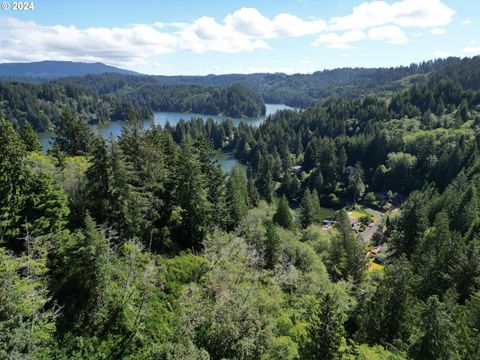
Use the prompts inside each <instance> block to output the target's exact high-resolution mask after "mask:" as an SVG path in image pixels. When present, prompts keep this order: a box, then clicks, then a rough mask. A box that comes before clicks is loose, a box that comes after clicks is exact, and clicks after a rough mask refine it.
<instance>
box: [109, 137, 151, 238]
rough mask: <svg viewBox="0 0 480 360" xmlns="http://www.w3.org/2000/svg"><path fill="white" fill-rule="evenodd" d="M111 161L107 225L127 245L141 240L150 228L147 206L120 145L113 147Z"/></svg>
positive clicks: (112, 145) (114, 143)
mask: <svg viewBox="0 0 480 360" xmlns="http://www.w3.org/2000/svg"><path fill="white" fill-rule="evenodd" d="M109 160H110V161H109V163H108V167H109V180H108V184H109V191H108V211H107V222H108V224H109V225H110V226H112V227H113V228H114V229H115V230H117V231H118V232H119V234H120V238H121V240H122V241H126V240H129V239H131V238H133V237H138V236H141V235H142V233H143V231H144V229H145V228H146V227H147V224H146V218H145V214H146V212H147V208H146V206H147V203H146V201H145V198H144V197H143V196H142V194H141V193H140V192H139V191H138V188H137V187H136V186H135V185H134V184H133V183H134V180H135V179H134V176H135V172H134V171H133V169H132V168H131V166H130V164H129V163H128V162H127V161H126V159H125V156H124V154H123V152H122V150H121V148H120V147H119V145H118V144H117V143H116V142H112V143H111V146H110V155H109Z"/></svg>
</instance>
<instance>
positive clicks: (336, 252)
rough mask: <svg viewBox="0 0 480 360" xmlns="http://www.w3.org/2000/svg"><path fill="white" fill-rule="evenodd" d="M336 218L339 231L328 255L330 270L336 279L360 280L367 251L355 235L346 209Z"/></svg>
mask: <svg viewBox="0 0 480 360" xmlns="http://www.w3.org/2000/svg"><path fill="white" fill-rule="evenodd" d="M336 220H337V224H336V227H335V228H336V230H337V233H336V234H335V235H334V236H333V238H332V241H331V243H330V251H329V255H328V269H329V272H330V274H331V276H332V278H333V279H334V280H339V279H344V280H347V279H352V280H353V281H355V282H358V281H360V279H361V276H362V274H363V271H364V270H365V267H366V259H365V253H366V251H365V249H364V248H363V246H362V244H361V243H360V241H359V240H358V239H357V238H356V237H355V235H354V233H353V231H352V227H351V226H350V223H349V221H348V217H347V213H346V212H345V210H341V211H340V212H339V213H338V214H337V218H336Z"/></svg>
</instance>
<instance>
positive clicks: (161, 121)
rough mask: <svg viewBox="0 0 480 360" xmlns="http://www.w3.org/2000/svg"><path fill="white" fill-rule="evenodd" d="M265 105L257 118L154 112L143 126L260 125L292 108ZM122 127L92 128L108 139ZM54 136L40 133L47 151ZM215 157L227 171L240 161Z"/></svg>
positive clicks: (117, 123)
mask: <svg viewBox="0 0 480 360" xmlns="http://www.w3.org/2000/svg"><path fill="white" fill-rule="evenodd" d="M265 106H266V114H265V116H259V117H255V118H243V119H235V118H230V117H227V116H212V115H201V114H194V113H177V112H165V111H160V112H156V113H155V114H154V119H153V121H151V120H145V122H144V123H143V126H144V128H145V129H149V128H150V127H151V126H152V124H155V125H162V126H164V125H166V124H167V123H169V124H170V125H172V126H175V125H176V124H178V123H179V122H180V120H182V119H183V120H186V121H188V120H190V119H191V118H192V117H193V118H201V119H204V120H207V119H208V118H212V119H213V121H215V122H221V121H223V120H226V119H231V120H232V121H233V124H234V125H235V126H237V125H238V124H240V123H241V122H245V123H247V124H249V125H253V126H258V125H260V124H261V123H262V122H264V121H265V119H266V117H267V116H268V115H272V114H274V113H275V112H276V111H277V110H283V109H290V107H288V106H286V105H283V104H265ZM122 127H123V121H111V122H109V123H108V124H106V125H103V126H100V125H92V126H91V130H92V132H93V133H95V134H100V135H101V136H102V137H104V138H105V139H108V138H110V137H116V136H120V134H121V133H122ZM53 137H54V133H53V132H42V133H38V139H39V140H40V144H42V147H43V149H44V150H45V151H47V150H48V149H49V148H50V145H51V144H50V143H51V142H52V139H53ZM215 157H216V158H217V160H218V161H219V162H220V164H221V165H222V167H223V169H224V170H225V171H230V169H231V168H232V167H233V166H234V165H235V164H236V163H238V161H237V160H236V159H235V157H234V156H233V155H231V154H224V153H222V152H219V153H217V155H216V156H215Z"/></svg>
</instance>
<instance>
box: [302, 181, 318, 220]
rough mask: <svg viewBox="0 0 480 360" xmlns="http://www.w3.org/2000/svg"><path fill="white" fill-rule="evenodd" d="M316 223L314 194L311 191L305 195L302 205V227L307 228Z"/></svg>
mask: <svg viewBox="0 0 480 360" xmlns="http://www.w3.org/2000/svg"><path fill="white" fill-rule="evenodd" d="M314 221H315V205H314V201H313V199H312V194H311V192H310V190H309V189H306V190H305V192H304V193H303V199H302V203H301V204H300V225H301V226H302V227H303V228H306V227H308V226H310V225H311V224H313V223H314Z"/></svg>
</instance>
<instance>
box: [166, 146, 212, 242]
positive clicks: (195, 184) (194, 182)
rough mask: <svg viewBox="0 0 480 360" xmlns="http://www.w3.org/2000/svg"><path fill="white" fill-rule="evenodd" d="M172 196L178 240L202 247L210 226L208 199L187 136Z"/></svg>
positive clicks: (198, 166) (202, 176)
mask: <svg viewBox="0 0 480 360" xmlns="http://www.w3.org/2000/svg"><path fill="white" fill-rule="evenodd" d="M175 195H176V196H175V198H176V202H177V204H178V206H179V210H180V219H179V227H178V228H177V231H179V240H181V241H182V243H183V246H184V247H187V248H191V249H196V250H198V249H201V248H202V242H203V240H204V238H205V236H206V234H207V232H208V229H209V228H210V222H209V212H210V210H211V204H210V203H209V202H208V199H207V191H206V184H205V180H204V175H203V174H202V168H201V163H200V161H199V159H198V158H197V156H196V155H195V153H194V151H193V149H192V145H191V143H190V141H189V140H186V141H185V142H184V143H183V144H182V148H181V151H180V155H179V158H178V166H177V187H176V189H175Z"/></svg>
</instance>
